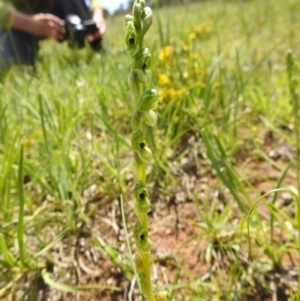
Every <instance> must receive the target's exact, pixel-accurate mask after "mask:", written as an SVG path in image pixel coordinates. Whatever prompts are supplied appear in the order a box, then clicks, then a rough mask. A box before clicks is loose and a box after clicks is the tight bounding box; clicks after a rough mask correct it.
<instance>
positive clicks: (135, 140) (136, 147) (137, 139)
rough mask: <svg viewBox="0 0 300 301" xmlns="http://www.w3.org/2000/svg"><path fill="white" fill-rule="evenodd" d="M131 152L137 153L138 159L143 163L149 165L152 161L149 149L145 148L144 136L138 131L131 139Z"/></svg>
mask: <svg viewBox="0 0 300 301" xmlns="http://www.w3.org/2000/svg"><path fill="white" fill-rule="evenodd" d="M131 147H132V150H133V151H135V152H137V154H138V156H139V158H140V159H141V160H142V161H143V162H145V163H149V162H150V160H151V159H152V152H151V149H150V148H149V147H148V146H147V141H146V139H145V137H144V134H143V133H142V132H141V131H140V130H136V131H135V132H134V133H133V135H132V138H131Z"/></svg>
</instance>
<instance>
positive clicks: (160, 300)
mask: <svg viewBox="0 0 300 301" xmlns="http://www.w3.org/2000/svg"><path fill="white" fill-rule="evenodd" d="M155 299H156V301H167V293H166V292H159V293H158V294H157V296H156V298H155Z"/></svg>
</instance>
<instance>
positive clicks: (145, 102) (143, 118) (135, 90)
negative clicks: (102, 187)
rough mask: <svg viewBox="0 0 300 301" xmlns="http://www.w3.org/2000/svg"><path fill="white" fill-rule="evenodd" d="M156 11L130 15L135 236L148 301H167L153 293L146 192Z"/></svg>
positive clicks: (138, 7)
mask: <svg viewBox="0 0 300 301" xmlns="http://www.w3.org/2000/svg"><path fill="white" fill-rule="evenodd" d="M152 20H153V16H152V10H151V8H150V7H146V6H145V1H144V0H136V1H135V2H134V4H133V9H132V16H131V15H127V16H126V17H125V21H126V35H125V50H126V52H127V53H128V54H129V55H130V57H131V59H132V64H131V70H130V73H129V77H128V85H129V88H130V91H131V93H132V96H133V98H134V99H135V108H134V112H133V115H132V119H131V126H132V130H133V134H132V138H131V147H132V151H133V172H134V175H135V177H136V179H137V183H136V185H135V189H134V197H135V202H134V212H135V214H136V216H137V217H138V220H139V221H138V222H137V223H136V224H135V227H134V231H133V236H134V239H135V242H136V254H135V257H134V261H135V266H136V271H137V273H138V276H139V283H140V289H141V291H142V294H143V295H144V297H145V298H146V299H147V300H148V301H166V300H167V294H166V292H159V293H158V294H157V295H156V296H155V295H154V293H153V289H152V284H151V276H150V265H151V249H152V243H151V240H150V239H149V237H148V212H149V211H150V207H151V204H150V200H149V192H148V190H147V188H146V164H148V163H150V162H151V159H152V151H151V149H150V147H149V145H148V142H147V139H146V137H145V128H146V127H147V126H150V127H153V126H154V125H155V124H156V122H157V115H156V113H155V111H154V110H155V109H156V108H157V106H158V101H159V93H158V91H157V90H156V89H149V90H146V91H144V92H143V91H142V85H145V84H148V83H149V82H150V80H151V71H150V68H151V54H150V51H149V49H148V48H146V47H144V36H145V34H146V33H147V31H148V30H149V28H150V27H151V24H152Z"/></svg>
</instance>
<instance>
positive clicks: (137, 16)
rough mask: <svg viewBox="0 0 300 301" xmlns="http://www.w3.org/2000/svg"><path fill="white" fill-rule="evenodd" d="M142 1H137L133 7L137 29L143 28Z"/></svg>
mask: <svg viewBox="0 0 300 301" xmlns="http://www.w3.org/2000/svg"><path fill="white" fill-rule="evenodd" d="M139 2H140V1H135V2H134V4H133V7H132V14H133V17H134V20H135V26H136V29H137V30H141V29H142V13H143V7H142V5H141V4H140V3H139Z"/></svg>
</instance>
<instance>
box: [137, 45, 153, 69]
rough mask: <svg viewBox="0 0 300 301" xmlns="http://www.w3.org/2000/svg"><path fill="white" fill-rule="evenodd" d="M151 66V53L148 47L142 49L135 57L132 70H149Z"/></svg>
mask: <svg viewBox="0 0 300 301" xmlns="http://www.w3.org/2000/svg"><path fill="white" fill-rule="evenodd" d="M150 67H151V54H150V51H149V49H148V48H143V49H141V50H140V51H139V52H138V54H136V55H135V57H134V58H133V63H132V70H133V71H135V70H136V69H140V70H143V71H146V70H149V69H150Z"/></svg>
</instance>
